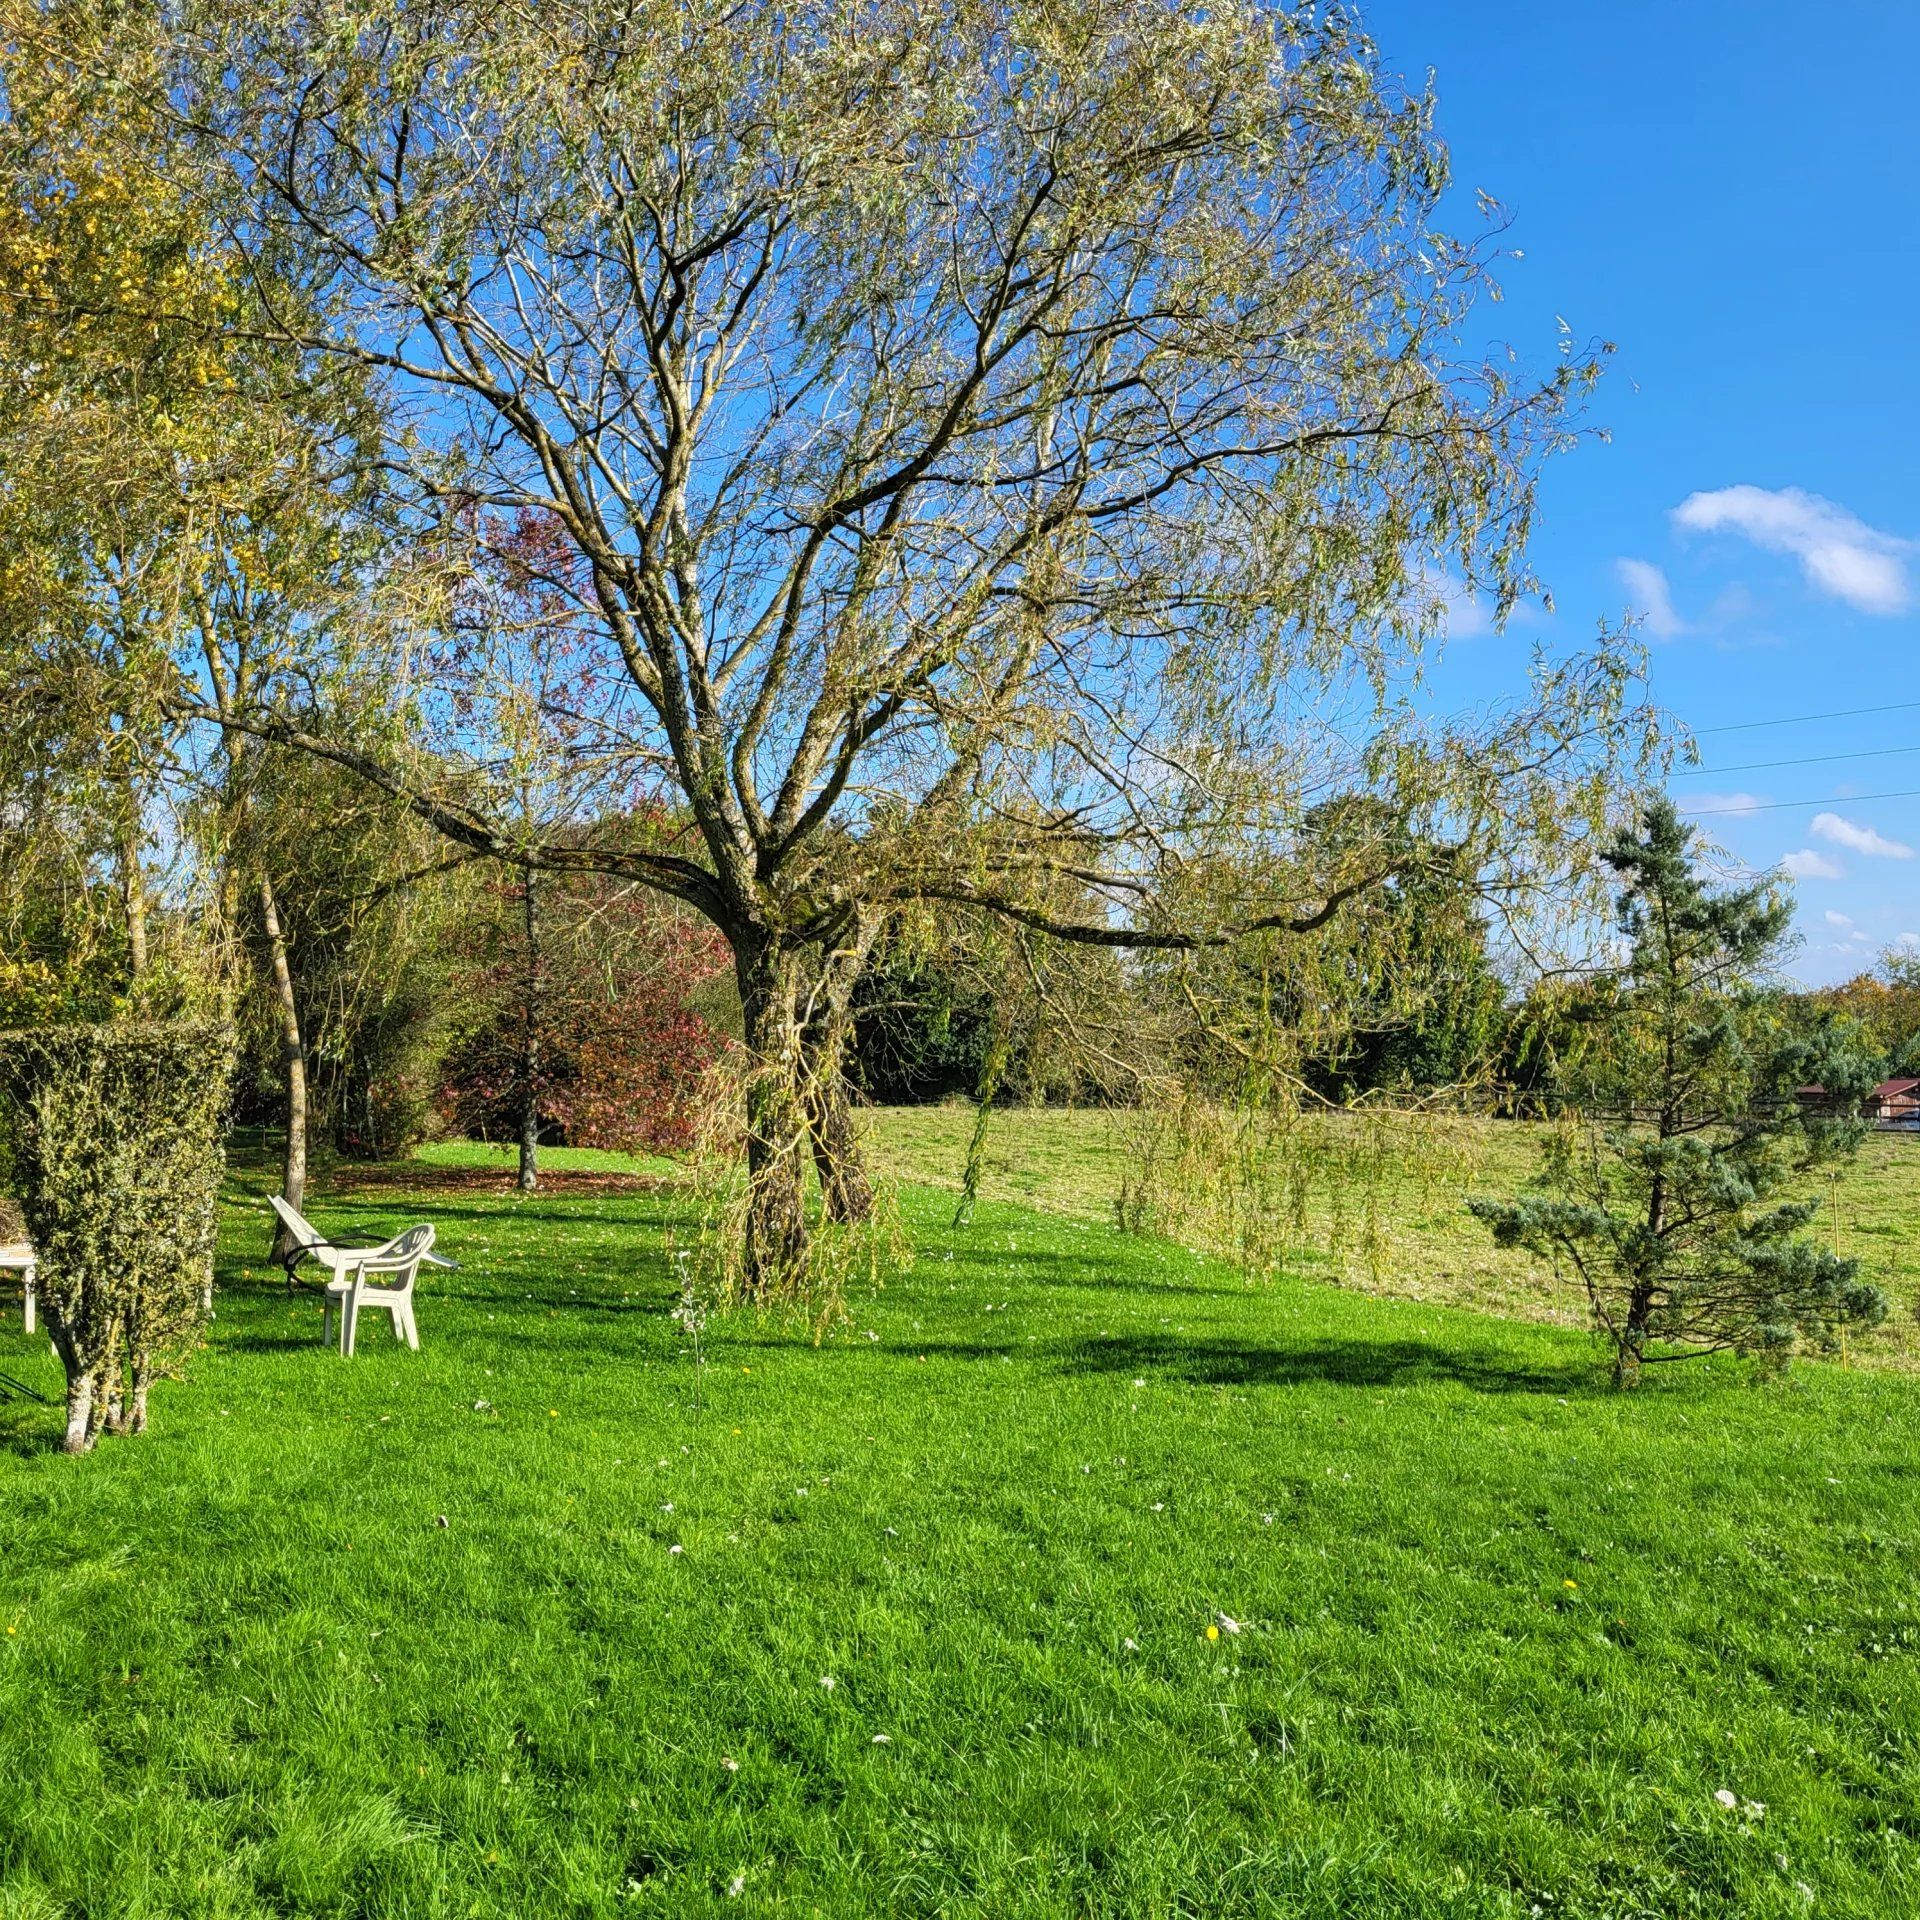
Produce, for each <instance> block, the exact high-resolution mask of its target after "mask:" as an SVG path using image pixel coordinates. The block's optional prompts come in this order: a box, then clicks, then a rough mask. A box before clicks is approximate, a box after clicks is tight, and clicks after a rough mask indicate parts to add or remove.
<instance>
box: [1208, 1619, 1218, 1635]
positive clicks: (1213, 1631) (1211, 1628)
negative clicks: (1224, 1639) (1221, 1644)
mask: <svg viewBox="0 0 1920 1920" xmlns="http://www.w3.org/2000/svg"><path fill="white" fill-rule="evenodd" d="M1207 1638H1208V1639H1209V1640H1218V1639H1219V1638H1220V1629H1219V1628H1218V1627H1216V1626H1215V1625H1214V1624H1213V1622H1212V1621H1211V1620H1209V1621H1208V1622H1207Z"/></svg>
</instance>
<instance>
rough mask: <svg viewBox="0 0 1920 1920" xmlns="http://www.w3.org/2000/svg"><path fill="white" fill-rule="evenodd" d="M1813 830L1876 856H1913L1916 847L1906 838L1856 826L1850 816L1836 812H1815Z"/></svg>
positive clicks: (1899, 857) (1909, 857) (1861, 851)
mask: <svg viewBox="0 0 1920 1920" xmlns="http://www.w3.org/2000/svg"><path fill="white" fill-rule="evenodd" d="M1813 833H1814V835H1815V837H1816V838H1818V839H1821V840H1831V841H1832V842H1833V844H1834V845H1835V846H1836V847H1847V848H1849V849H1851V851H1853V852H1854V853H1864V854H1867V855H1869V856H1871V857H1872V858H1873V859H1875V860H1911V859H1912V858H1913V849H1912V848H1911V847H1910V846H1908V845H1907V843H1906V842H1905V841H1904V840H1889V839H1888V838H1887V837H1886V836H1885V835H1884V834H1880V833H1875V832H1874V830H1873V829H1872V828H1871V827H1862V826H1856V825H1855V824H1854V822H1853V821H1851V820H1843V819H1842V818H1841V817H1840V815H1839V814H1837V813H1816V814H1815V815H1814V816H1813Z"/></svg>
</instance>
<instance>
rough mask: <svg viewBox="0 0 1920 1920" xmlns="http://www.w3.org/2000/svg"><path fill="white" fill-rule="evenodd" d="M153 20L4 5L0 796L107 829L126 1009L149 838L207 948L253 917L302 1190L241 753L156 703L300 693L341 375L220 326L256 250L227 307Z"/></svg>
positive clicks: (292, 1076) (141, 956)
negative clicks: (160, 121)
mask: <svg viewBox="0 0 1920 1920" xmlns="http://www.w3.org/2000/svg"><path fill="white" fill-rule="evenodd" d="M152 24H153V22H152V21H151V19H150V17H148V16H144V15H142V14H140V13H138V12H133V13H128V12H125V11H124V10H121V9H115V8H86V7H59V6H55V7H41V6H38V5H34V4H31V3H30V0H0V109H3V110H0V215H4V218H0V552H3V553H4V559H0V673H3V674H4V676H5V678H6V679H7V680H8V681H9V683H10V686H11V691H12V693H13V696H14V697H13V699H12V700H11V701H10V702H9V703H8V704H7V707H6V709H5V710H4V711H0V791H11V792H13V793H15V794H18V793H22V792H32V793H34V794H35V795H37V796H38V797H39V799H40V802H41V811H42V812H43V813H52V812H56V811H57V812H59V813H61V814H62V815H63V816H64V817H65V818H66V819H67V820H69V821H74V822H78V821H85V820H92V821H93V822H95V823H96V824H95V827H94V831H93V834H92V840H97V841H100V842H103V843H104V844H103V845H102V846H100V847H96V846H95V845H94V844H92V840H88V839H87V838H86V837H84V836H75V835H73V834H72V833H69V836H68V838H69V839H70V840H72V841H73V842H74V854H75V862H76V864H78V865H79V866H81V867H82V868H83V869H90V868H94V867H98V866H101V865H110V867H111V869H112V871H113V873H114V877H115V881H116V891H117V892H118V894H119V897H120V900H121V904H122V917H123V920H124V926H125V949H126V967H125V971H126V973H127V975H128V983H127V990H126V993H125V995H124V996H123V998H125V999H127V1000H128V1001H129V1002H130V1004H132V1005H133V1006H135V1007H139V1006H141V1005H145V1004H150V1005H153V1006H159V1007H164V1006H165V1005H166V1004H167V995H168V993H169V991H170V984H169V982H168V981H167V979H166V978H165V977H164V976H165V974H166V972H167V969H166V968H165V967H160V966H156V967H155V968H154V969H153V971H154V972H155V973H156V974H157V975H159V976H161V977H159V978H156V979H153V980H147V979H146V978H145V976H146V975H147V974H148V972H149V951H148V950H149V937H148V930H147V928H148V909H147V895H148V891H149V885H148V878H147V866H148V862H147V859H146V847H147V845H148V843H149V842H150V841H152V840H156V839H157V840H159V841H161V842H163V843H164V844H166V845H167V846H168V847H169V849H170V850H171V851H172V852H173V853H174V854H175V856H176V858H178V857H179V856H180V855H182V854H183V853H185V852H186V851H188V850H189V849H190V850H191V852H192V853H193V854H194V855H195V856H197V857H199V859H200V861H201V864H202V868H203V871H202V873H201V874H200V876H199V877H200V878H201V879H203V880H205V881H206V882H207V884H206V885H205V886H203V887H202V888H200V889H199V892H198V895H197V897H195V898H193V905H194V907H195V909H196V911H195V912H194V914H193V915H192V917H191V924H192V925H193V928H194V931H195V935H196V937H197V944H198V946H199V949H200V953H199V958H200V960H201V962H202V963H203V964H204V963H205V962H206V961H207V960H208V959H209V957H213V958H215V959H219V958H221V957H225V956H226V955H227V954H228V950H229V947H230V946H237V945H238V943H237V942H230V941H229V939H228V936H229V935H231V934H232V933H233V932H234V930H235V929H236V928H237V927H239V926H241V925H242V924H245V923H247V922H248V921H251V922H252V923H253V924H254V925H256V926H257V927H258V929H259V938H258V940H257V941H256V942H255V943H254V944H255V945H256V946H257V948H258V950H259V954H260V959H261V970H262V973H263V975H264V977H265V982H266V986H267V990H268V992H269V993H270V995H271V997H272V1000H273V1004H274V1008H275V1017H276V1021H277V1023H278V1027H279V1034H280V1053H281V1075H282V1081H283V1085H284V1088H285V1093H286V1114H287V1138H286V1158H285V1165H284V1169H283V1182H284V1186H285V1191H286V1193H287V1194H288V1196H289V1198H291V1199H292V1200H293V1202H294V1203H295V1204H296V1205H298V1204H299V1203H300V1196H301V1192H302V1188H303V1184H304V1178H305V1165H306V1131H307V1122H306V1109H307V1092H306V1074H307V1047H306V1042H305V1037H304V1035H303V1033H302V1030H301V1023H300V1018H299V1013H298V1007H297V1001H296V991H295V982H294V979H293V977H292V973H291V970H290V965H289V956H288V941H287V938H286V936H285V931H284V927H283V921H284V920H285V918H286V913H287V902H286V901H285V900H284V899H282V898H280V897H279V894H278V889H277V885H276V875H275V873H274V871H273V862H272V861H271V860H270V859H268V858H266V857H264V855H265V849H266V847H267V845H268V842H269V839H270V836H268V835H264V834H262V833H261V832H259V831H257V830H255V827H254V825H253V823H252V822H251V813H252V800H251V796H252V793H253V791H254V788H255V787H256V785H257V780H258V760H259V756H258V754H257V753H256V752H254V751H253V750H252V747H251V743H249V742H248V741H247V740H246V739H245V738H244V736H243V735H240V734H238V733H232V734H229V735H226V736H225V737H224V738H223V737H222V736H220V735H218V734H207V733H205V732H204V731H203V733H202V735H201V737H199V738H196V737H195V735H194V729H193V728H192V726H191V725H190V724H183V723H186V722H190V716H188V715H186V714H183V712H182V711H181V710H180V708H179V705H178V703H177V702H176V701H174V700H172V699H171V698H170V697H169V696H170V694H171V693H172V692H173V691H174V689H175V688H176V687H177V685H178V680H179V675H180V673H181V672H182V671H183V670H185V671H188V672H190V673H191V674H192V675H193V676H194V678H195V681H196V684H197V685H198V687H199V690H200V692H201V693H202V695H203V696H204V697H205V699H206V700H207V701H208V702H209V703H210V705H211V708H212V710H213V712H214V714H215V715H216V716H217V715H220V714H231V713H232V712H233V711H235V710H236V709H249V710H250V709H251V708H252V707H253V706H255V705H256V704H258V702H259V700H260V699H261V698H262V697H263V696H268V697H282V696H283V695H284V690H285V686H286V683H287V680H288V678H289V676H292V677H294V678H296V679H297V681H298V683H299V685H300V686H301V687H302V688H311V686H312V684H313V679H312V675H311V672H310V671H309V670H310V669H311V667H312V665H313V660H314V657H315V655H316V654H317V653H319V652H321V651H323V648H322V646H321V645H320V640H321V635H322V623H323V622H324V618H325V615H326V612H327V608H328V603H329V600H330V599H331V600H332V601H333V602H334V603H336V604H337V602H338V598H339V594H338V588H339V583H340V581H341V578H342V577H343V575H351V574H352V573H353V571H354V566H355V557H356V556H355V553H354V551H353V546H354V544H355V542H356V541H357V542H359V543H361V547H362V551H364V535H354V536H351V538H347V539H343V530H345V529H347V528H348V527H349V524H350V522H351V520H352V518H353V516H352V514H351V512H350V510H349V508H350V502H351V500H352V499H353V488H352V476H353V473H354V469H355V467H356V466H357V465H358V464H360V462H359V460H358V457H357V449H358V441H359V436H360V434H361V432H362V423H363V419H364V413H365V404H364V381H363V379H362V377H361V376H360V374H359V372H358V370H357V369H356V368H354V367H353V366H352V365H351V364H350V363H346V362H335V363H330V364H328V365H326V366H323V367H319V368H315V367H312V366H309V365H304V364H303V363H302V356H301V355H300V354H299V353H298V352H297V351H294V350H290V349H289V348H288V347H287V345H286V343H285V342H277V341H274V340H271V339H269V338H266V337H264V336H260V335H256V336H255V337H253V338H251V339H248V340H245V341H239V340H236V338H235V337H234V336H233V333H232V328H233V327H234V326H237V325H239V324H240V323H242V322H244V320H245V319H246V318H247V314H248V312H249V311H250V310H251V306H252V304H253V303H255V302H257V301H258V300H259V299H260V298H261V297H262V295H263V292H264V290H265V288H264V282H263V281H262V279H261V271H262V263H260V262H259V261H258V260H257V259H252V258H248V259H247V260H246V261H245V263H244V264H245V302H244V303H243V301H242V299H241V295H240V290H239V286H238V282H237V275H238V273H239V271H240V269H241V266H242V260H241V256H239V255H238V254H236V253H235V252H234V251H233V250H232V249H231V248H230V247H229V246H228V245H226V244H225V241H224V238H223V228H222V225H221V222H220V220H219V218H218V209H217V208H216V207H215V206H214V205H213V203H212V202H210V201H209V200H208V199H207V198H206V197H205V196H204V195H198V194H196V193H195V192H194V191H193V186H192V183H191V182H190V181H189V180H188V178H187V177H186V175H185V172H184V170H183V169H181V168H180V167H179V166H178V165H177V164H176V163H177V162H178V161H179V159H180V158H181V151H180V146H179V142H178V140H177V139H176V138H170V137H168V136H167V135H166V134H165V133H164V131H157V130H156V129H155V128H154V127H153V126H151V125H150V124H149V123H147V121H146V120H145V118H144V116H143V115H142V113H141V112H140V111H139V102H141V101H142V100H151V99H152V98H154V97H155V96H156V92H157V91H158V90H159V89H161V88H162V87H163V86H164V82H165V79H166V77H167V75H168V72H169V70H170V61H171V59H172V57H173V54H174V51H175V50H174V49H173V48H172V47H171V46H170V45H169V43H168V42H167V41H166V40H165V39H164V38H163V37H158V36H156V35H155V34H153V33H143V32H142V31H141V28H142V26H143V25H149V26H150V25H152ZM282 293H283V295H284V296H285V297H289V298H290V297H297V289H296V288H293V287H291V286H284V285H283V288H282ZM17 811H19V812H20V813H21V814H22V815H23V816H24V813H25V811H26V809H25V808H24V807H21V808H19V809H17ZM101 822H104V823H105V824H104V828H102V827H101V826H100V824H99V823H101ZM156 827H157V828H158V831H157V832H156V831H155V828H156ZM191 894H192V889H191V887H190V886H184V887H181V888H179V889H177V890H176V897H175V900H174V904H175V905H176V906H178V905H179V904H180V903H181V901H182V900H184V899H186V898H188V897H190V895H191ZM183 918H184V916H181V915H179V914H175V915H174V916H173V925H174V926H175V928H176V929H177V928H178V927H179V926H180V924H181V923H182V921H183ZM162 957H163V956H158V955H156V956H155V958H156V960H158V959H159V958H162Z"/></svg>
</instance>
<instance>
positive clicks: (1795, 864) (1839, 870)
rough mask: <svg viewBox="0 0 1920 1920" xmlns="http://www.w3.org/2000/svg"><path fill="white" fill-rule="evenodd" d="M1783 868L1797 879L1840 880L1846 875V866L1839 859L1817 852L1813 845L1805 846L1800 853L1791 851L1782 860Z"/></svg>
mask: <svg viewBox="0 0 1920 1920" xmlns="http://www.w3.org/2000/svg"><path fill="white" fill-rule="evenodd" d="M1780 866H1781V870H1782V871H1783V872H1785V873H1790V874H1792V876H1793V877H1794V878H1795V879H1796V880H1839V879H1843V878H1844V877H1845V875H1846V871H1847V870H1846V868H1845V867H1843V866H1842V865H1841V864H1840V862H1839V861H1838V860H1829V859H1828V858H1827V856H1826V855H1825V854H1824V853H1816V852H1815V851H1814V849H1813V848H1812V847H1803V848H1802V849H1801V850H1800V851H1799V852H1798V853H1790V854H1788V855H1787V857H1786V858H1785V859H1784V860H1782V861H1781V862H1780Z"/></svg>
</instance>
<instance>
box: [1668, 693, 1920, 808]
mask: <svg viewBox="0 0 1920 1920" xmlns="http://www.w3.org/2000/svg"><path fill="white" fill-rule="evenodd" d="M1916 707H1920V700H1895V701H1893V702H1891V703H1890V704H1887V705H1882V706H1878V707H1841V708H1839V709H1838V710H1837V711H1835V712H1833V713H1789V714H1786V715H1784V716H1782V717H1781V718H1780V719H1778V720H1735V721H1732V722H1731V723H1729V724H1727V725H1724V726H1718V727H1695V728H1694V729H1693V731H1694V732H1695V733H1696V734H1701V733H1751V732H1752V731H1753V730H1754V728H1756V727H1799V726H1805V725H1806V724H1807V723H1808V722H1809V721H1813V720H1858V719H1860V718H1861V717H1862V715H1864V714H1869V713H1911V712H1912V711H1913V710H1914V709H1915V708H1916ZM1783 804H1784V803H1783Z"/></svg>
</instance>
